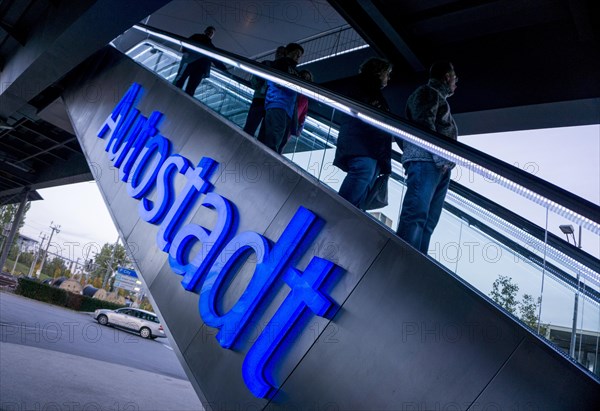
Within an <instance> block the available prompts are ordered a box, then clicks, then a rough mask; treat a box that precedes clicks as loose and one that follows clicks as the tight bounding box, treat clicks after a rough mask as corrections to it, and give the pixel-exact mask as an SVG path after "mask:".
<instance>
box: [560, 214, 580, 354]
mask: <svg viewBox="0 0 600 411" xmlns="http://www.w3.org/2000/svg"><path fill="white" fill-rule="evenodd" d="M559 228H560V231H562V232H563V233H564V234H565V235H566V236H567V241H569V235H571V236H573V243H574V244H575V246H576V247H578V248H581V226H579V244H578V242H577V240H575V229H574V228H573V226H572V225H571V224H565V225H561V226H559ZM579 288H580V278H579V269H577V291H576V292H575V301H574V302H573V325H572V328H571V344H570V346H569V355H570V356H571V357H572V358H575V345H576V341H577V313H578V310H579V308H578V305H579ZM581 338H583V334H582V336H581ZM579 354H580V355H581V353H579Z"/></svg>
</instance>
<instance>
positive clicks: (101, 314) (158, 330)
mask: <svg viewBox="0 0 600 411" xmlns="http://www.w3.org/2000/svg"><path fill="white" fill-rule="evenodd" d="M94 319H95V320H96V321H98V323H100V324H101V325H112V326H113V327H118V328H123V329H126V330H131V331H135V332H138V333H139V334H140V335H141V336H142V337H143V338H152V339H155V338H156V337H166V335H165V330H164V329H163V326H162V325H161V324H160V320H159V319H158V316H157V315H156V314H154V313H151V312H150V311H146V310H140V309H138V308H119V309H118V310H107V309H102V310H96V311H94Z"/></svg>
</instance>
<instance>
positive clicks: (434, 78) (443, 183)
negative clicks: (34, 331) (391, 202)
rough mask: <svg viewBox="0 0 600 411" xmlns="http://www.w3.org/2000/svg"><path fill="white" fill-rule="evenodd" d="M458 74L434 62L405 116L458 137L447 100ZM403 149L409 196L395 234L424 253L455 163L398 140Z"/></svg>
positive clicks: (411, 96)
mask: <svg viewBox="0 0 600 411" xmlns="http://www.w3.org/2000/svg"><path fill="white" fill-rule="evenodd" d="M457 82H458V76H457V75H456V72H455V71H454V66H453V65H452V63H450V62H448V61H440V62H437V63H434V64H433V65H432V66H431V68H430V70H429V81H428V82H427V84H425V85H422V86H420V87H419V88H417V89H416V90H415V91H414V92H413V93H412V94H411V95H410V97H409V98H408V101H407V103H406V118H407V119H408V120H410V121H413V122H415V123H417V124H420V125H422V126H424V127H426V128H427V129H429V130H431V131H434V132H436V133H439V134H442V135H444V136H446V137H449V138H451V139H452V140H456V139H457V138H458V130H457V128H456V123H455V122H454V118H453V117H452V114H451V113H450V105H449V104H448V101H447V100H446V99H447V98H448V97H450V96H451V95H453V94H454V91H455V90H456V83H457ZM396 142H397V143H398V145H399V146H400V148H401V149H402V158H401V160H402V165H403V167H404V169H405V172H406V174H407V177H406V186H407V189H406V195H405V196H404V201H403V203H402V211H401V213H400V222H399V224H398V229H397V231H396V233H397V234H398V235H399V236H400V237H401V238H402V239H404V240H405V241H406V242H408V243H409V244H411V245H412V246H413V247H415V248H416V249H417V250H419V251H421V252H422V253H423V254H427V252H428V251H429V242H430V240H431V235H432V234H433V230H434V229H435V227H436V226H437V223H438V221H439V219H440V215H441V213H442V207H443V205H444V198H445V197H446V193H447V191H448V186H449V184H450V171H451V170H452V168H454V166H455V164H454V163H452V162H451V161H448V160H446V159H444V158H442V157H440V156H438V155H436V154H433V153H430V152H429V151H427V150H425V149H423V148H421V147H418V146H416V145H414V144H411V143H408V142H406V141H404V142H403V141H401V140H399V139H396Z"/></svg>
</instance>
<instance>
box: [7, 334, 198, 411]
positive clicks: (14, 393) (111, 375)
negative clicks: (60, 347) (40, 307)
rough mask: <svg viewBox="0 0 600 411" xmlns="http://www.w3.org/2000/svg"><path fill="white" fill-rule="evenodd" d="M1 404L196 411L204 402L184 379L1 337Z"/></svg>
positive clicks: (10, 410) (15, 408)
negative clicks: (2, 340) (14, 342)
mask: <svg viewBox="0 0 600 411" xmlns="http://www.w3.org/2000/svg"><path fill="white" fill-rule="evenodd" d="M32 370H35V371H34V372H32ZM0 409H1V410H3V411H25V410H36V411H43V410H48V411H59V410H69V411H78V410H85V411H105V410H106V411H108V410H110V411H146V410H157V411H167V410H173V411H175V410H176V411H180V410H181V411H184V410H186V411H187V410H194V411H196V410H203V407H202V404H201V403H200V401H199V400H198V397H197V396H196V394H195V392H194V390H193V388H192V386H191V384H190V383H189V381H185V380H180V379H175V378H170V377H167V376H164V375H160V374H154V373H151V372H148V371H143V370H138V369H134V368H130V367H126V366H122V365H118V364H111V363H105V362H102V361H98V360H93V359H89V358H84V357H79V356H74V355H70V354H65V353H61V352H57V351H51V350H45V349H40V348H36V347H30V346H25V345H18V344H11V343H5V342H0Z"/></svg>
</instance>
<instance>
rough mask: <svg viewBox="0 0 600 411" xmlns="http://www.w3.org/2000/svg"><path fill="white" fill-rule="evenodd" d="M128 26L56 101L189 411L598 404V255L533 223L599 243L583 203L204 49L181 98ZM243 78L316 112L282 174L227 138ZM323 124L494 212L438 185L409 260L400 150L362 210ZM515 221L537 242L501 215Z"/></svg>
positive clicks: (462, 149) (170, 51) (175, 40)
mask: <svg viewBox="0 0 600 411" xmlns="http://www.w3.org/2000/svg"><path fill="white" fill-rule="evenodd" d="M138 29H140V30H145V33H147V34H148V35H149V36H153V39H150V38H148V39H147V40H145V41H143V42H141V43H140V44H139V45H138V46H136V47H134V48H132V49H130V50H127V55H129V57H127V56H126V55H125V54H123V53H121V52H120V51H118V50H116V49H114V48H112V47H107V48H106V49H104V50H102V51H101V52H100V53H97V54H96V55H94V56H92V57H91V58H90V59H89V60H88V61H86V62H85V63H84V64H82V66H80V67H79V68H78V69H77V70H76V71H75V72H74V73H72V74H71V75H70V76H69V77H68V78H67V79H66V80H65V81H64V88H65V92H64V94H63V100H64V102H65V106H66V108H67V111H68V114H69V117H70V119H71V121H72V124H73V128H74V130H75V131H76V133H77V137H78V139H79V141H80V144H81V146H82V148H83V151H84V153H85V155H86V158H87V160H88V162H89V163H90V165H91V169H92V170H93V173H94V176H95V179H96V181H97V182H98V185H99V187H100V190H101V193H102V195H103V197H104V200H105V201H106V203H107V205H108V208H109V210H110V212H111V215H112V217H113V220H114V221H115V225H116V226H117V228H118V231H119V233H120V235H121V237H122V238H123V239H124V242H125V243H126V244H127V247H128V248H129V251H130V252H131V255H132V256H133V257H134V258H135V260H136V262H135V263H136V266H137V268H138V270H139V272H140V273H141V274H142V278H143V281H144V283H145V285H146V287H147V289H148V290H149V291H150V293H151V296H152V300H153V306H154V307H155V308H156V309H157V310H158V312H159V314H160V316H161V318H162V320H163V323H164V324H166V329H167V332H168V335H169V337H170V338H171V341H172V342H173V346H174V349H175V351H176V353H177V355H178V358H179V359H180V361H181V362H182V365H183V367H184V369H185V370H186V372H187V374H188V376H189V377H190V381H191V382H192V384H193V385H194V387H195V389H196V391H197V393H198V395H199V396H200V398H201V400H202V401H203V403H204V405H205V406H206V407H207V408H211V409H265V408H267V409H289V408H293V409H339V410H346V409H365V410H372V409H393V410H398V409H406V410H413V409H418V410H421V409H427V410H429V409H471V410H477V409H519V410H520V409H540V410H542V409H543V410H546V409H592V408H595V406H597V405H598V404H599V403H600V390H599V384H598V383H599V379H598V377H597V375H596V374H597V373H598V363H599V360H598V335H599V330H600V324H599V322H600V311H599V304H598V303H599V291H598V290H599V284H600V277H599V276H598V272H600V269H599V263H598V259H597V257H596V256H592V255H590V254H588V253H586V252H584V251H583V250H581V249H578V248H577V247H573V246H571V245H569V244H567V243H566V242H565V241H563V240H561V239H560V238H559V237H558V236H556V235H554V234H552V233H551V232H549V230H548V227H549V223H548V221H549V220H551V221H552V222H553V224H554V222H555V221H556V222H560V223H564V224H568V223H570V224H576V225H579V226H580V227H582V228H583V229H585V230H586V232H587V233H588V234H590V235H593V236H596V237H597V236H598V234H599V232H600V225H599V224H598V216H599V215H600V213H598V211H599V210H598V207H597V206H596V205H593V204H591V203H589V202H586V201H585V200H582V199H579V198H577V197H576V196H573V195H571V194H570V193H567V192H565V191H564V190H562V189H560V188H558V187H555V186H552V185H551V184H548V183H546V182H543V181H542V180H540V179H537V178H535V177H533V176H531V175H530V174H527V173H525V172H523V171H522V170H518V169H516V168H515V167H512V166H510V165H508V164H506V163H503V162H501V161H499V160H497V159H494V158H492V157H490V156H487V155H485V154H483V153H480V152H477V151H476V150H473V149H471V148H469V147H466V146H462V145H460V144H456V145H453V144H449V143H448V142H446V141H444V140H443V139H440V138H439V137H438V136H435V135H432V134H430V133H428V132H426V131H423V130H421V129H419V128H417V127H415V126H413V125H410V124H407V123H406V122H404V121H402V120H401V119H398V118H395V117H393V116H388V115H385V114H383V113H380V112H376V111H374V110H371V109H370V108H369V107H365V106H363V105H361V104H360V103H357V102H355V101H352V100H349V99H347V98H345V97H343V96H340V95H336V94H335V93H332V92H330V91H327V90H324V89H320V88H319V87H318V86H317V85H314V84H308V83H304V82H301V81H299V80H295V79H293V78H289V77H288V76H285V75H281V74H278V73H276V72H273V71H271V70H269V69H268V68H265V67H261V66H260V65H257V64H255V63H254V62H252V61H249V60H247V59H244V58H242V57H238V56H233V55H230V54H228V53H225V52H222V53H221V52H215V51H212V52H210V51H209V52H208V53H212V54H210V55H211V56H212V57H215V58H219V59H221V60H222V61H224V62H225V63H226V64H229V65H231V66H232V68H233V69H232V70H230V72H229V73H219V72H218V71H217V70H214V69H213V73H212V75H211V78H210V79H206V80H205V81H204V82H203V83H202V85H201V87H199V89H198V91H197V93H196V96H195V98H192V97H190V96H187V95H185V94H184V93H183V92H182V91H181V90H178V89H176V88H175V87H173V86H172V85H171V84H170V80H172V76H174V74H175V72H176V70H177V66H178V59H179V54H178V51H177V49H178V48H177V47H172V46H171V47H168V43H169V42H171V43H172V45H175V46H177V45H181V41H183V39H182V38H180V37H177V36H173V35H170V34H168V33H164V32H160V31H158V30H152V29H150V28H148V27H147V26H141V25H140V26H138ZM190 46H193V45H190ZM200 51H202V50H200ZM204 52H206V51H204ZM155 73H156V74H155ZM250 74H254V75H260V76H263V77H265V78H269V79H271V80H273V81H276V82H280V83H282V84H287V85H289V86H290V87H296V88H297V89H298V90H299V91H300V92H302V93H303V94H306V95H308V96H309V97H310V98H311V99H312V102H311V104H316V105H318V106H319V107H320V108H327V109H328V110H329V112H330V115H328V116H323V115H322V113H323V112H324V110H319V113H321V114H319V115H316V114H313V115H309V119H308V120H307V126H306V128H305V130H304V132H303V134H302V135H301V136H300V137H299V138H297V139H293V140H292V141H290V142H289V143H288V145H287V146H286V151H285V152H284V156H283V157H281V156H279V155H277V154H275V153H272V152H270V151H269V150H267V149H265V148H264V147H263V146H262V145H261V144H260V143H258V142H257V141H256V140H255V139H253V138H251V137H250V136H248V135H246V134H245V133H243V132H242V131H241V127H242V126H243V122H244V121H245V113H246V112H247V107H248V106H249V103H250V99H251V95H252V90H251V89H250V88H249V87H248V79H249V75H250ZM340 112H341V114H343V115H352V116H356V117H359V118H362V119H364V121H367V122H369V123H370V124H372V125H375V126H377V127H380V128H383V129H384V130H387V131H389V132H391V133H393V134H395V135H398V136H400V137H402V138H405V139H407V140H409V141H412V142H414V143H416V144H419V145H420V146H423V147H429V149H431V150H432V151H434V152H436V153H438V154H439V155H442V156H444V157H446V158H448V159H450V160H452V161H455V162H457V163H458V164H459V169H460V166H462V170H463V171H464V172H469V173H472V175H473V176H477V177H478V178H479V177H481V178H485V179H486V181H488V186H489V185H491V184H489V182H490V181H492V182H493V183H494V191H495V193H494V196H498V192H502V195H501V196H500V197H504V200H505V201H508V202H509V203H510V204H511V205H514V208H513V207H510V208H511V209H509V208H508V207H506V206H503V205H501V204H500V203H499V202H497V201H495V199H494V198H493V196H488V195H486V194H485V190H482V191H478V190H477V189H476V185H474V186H473V187H467V186H466V185H464V184H462V180H461V179H457V178H455V179H454V180H455V181H453V183H452V187H451V191H450V192H449V194H448V197H447V201H446V205H445V210H444V215H443V218H442V221H441V222H440V224H439V226H438V228H437V230H436V233H435V236H434V238H433V239H432V246H433V248H432V249H431V250H430V252H429V255H428V256H424V255H421V254H420V253H418V252H416V251H415V250H414V249H412V248H411V247H410V246H408V245H407V244H405V243H404V242H403V241H402V240H400V239H399V238H397V237H396V236H395V234H394V230H393V229H394V228H395V224H396V221H397V215H398V210H399V209H400V204H401V200H402V195H403V191H404V182H403V177H402V175H403V172H402V168H401V165H400V163H399V162H398V161H397V160H398V155H399V153H395V161H394V167H393V169H394V173H393V177H394V179H393V181H392V182H391V183H390V204H389V205H388V206H387V207H385V208H384V209H382V210H377V211H376V212H374V213H371V214H370V215H369V214H364V213H362V212H361V211H360V210H357V209H355V208H354V207H352V206H351V205H349V204H348V203H346V202H345V201H344V200H343V199H341V198H340V197H339V196H338V195H337V193H336V190H337V188H338V187H339V185H340V184H341V181H342V179H343V173H341V172H340V171H339V170H337V169H335V168H334V167H333V166H332V165H331V162H332V156H333V153H334V151H335V143H336V139H337V131H336V118H338V117H337V116H339V115H340ZM459 180H460V181H459ZM463 180H464V179H463ZM507 199H508V200H507ZM523 203H525V204H526V205H527V208H528V209H529V210H531V209H534V210H536V211H534V212H536V213H537V212H538V211H539V214H540V215H542V216H543V220H545V224H544V225H542V226H541V227H540V225H539V224H538V223H537V221H533V220H535V219H529V218H527V217H526V214H527V213H520V212H515V211H516V210H517V208H518V207H517V204H523ZM542 227H543V228H542ZM502 277H504V278H506V277H510V279H511V281H516V282H517V284H518V285H519V287H520V289H521V292H522V293H523V295H525V294H527V295H529V296H531V297H532V299H531V300H529V301H530V304H529V306H527V307H526V308H527V310H525V314H527V315H524V314H523V313H520V312H519V311H516V310H515V311H511V307H512V308H514V306H510V305H509V306H503V305H502V304H500V303H498V302H497V301H494V300H493V299H492V298H490V297H489V296H488V294H489V290H490V289H491V288H492V287H493V284H494V283H495V281H496V280H498V279H499V278H502ZM538 298H539V299H538ZM574 298H576V301H578V309H577V310H574V308H573V301H574V300H573V299H574ZM519 307H524V306H519ZM519 314H521V315H519ZM532 314H533V315H532ZM564 317H567V318H566V320H565V318H564ZM569 317H574V321H573V323H574V324H575V325H576V326H575V327H574V329H575V331H576V332H575V333H572V334H571V335H574V336H575V339H574V341H570V344H568V345H567V347H566V351H567V352H564V350H563V349H564V348H565V347H563V345H564V344H563V343H562V342H560V341H559V340H558V339H556V340H553V334H552V333H553V332H554V336H557V335H559V336H560V338H562V339H564V328H566V327H565V324H566V325H570V321H569V320H570V318H569ZM557 324H562V325H561V327H562V328H561V327H559V326H557ZM567 328H568V327H567ZM559 332H563V334H559ZM557 338H558V337H557ZM594 342H595V344H596V346H595V347H594ZM561 344H562V345H561ZM577 347H578V349H576V348H577ZM569 350H570V353H571V356H569V355H568V354H569ZM574 353H576V357H577V360H579V362H578V361H576V360H575V359H574V358H571V357H573V356H574V355H573V354H574ZM595 373H596V374H595Z"/></svg>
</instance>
